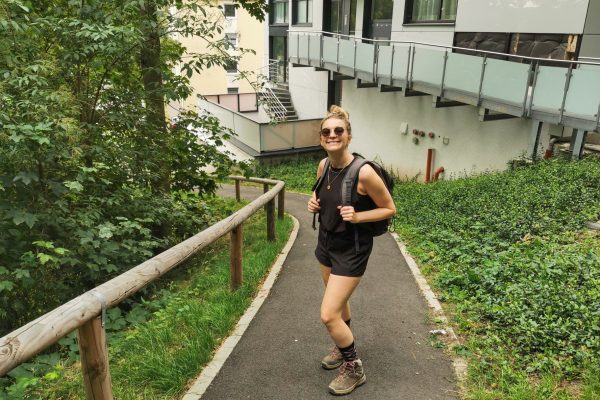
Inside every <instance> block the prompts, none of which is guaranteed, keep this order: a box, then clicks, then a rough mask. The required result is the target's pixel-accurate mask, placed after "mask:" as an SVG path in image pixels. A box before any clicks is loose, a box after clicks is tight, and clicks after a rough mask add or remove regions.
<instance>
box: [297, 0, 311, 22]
mask: <svg viewBox="0 0 600 400" xmlns="http://www.w3.org/2000/svg"><path fill="white" fill-rule="evenodd" d="M293 7H294V8H293V22H294V25H299V24H312V0H293Z"/></svg>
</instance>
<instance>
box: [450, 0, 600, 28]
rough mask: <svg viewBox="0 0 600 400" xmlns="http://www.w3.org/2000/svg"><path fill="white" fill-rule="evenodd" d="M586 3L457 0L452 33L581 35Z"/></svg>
mask: <svg viewBox="0 0 600 400" xmlns="http://www.w3.org/2000/svg"><path fill="white" fill-rule="evenodd" d="M594 1H597V0H594ZM588 3H589V0H493V1H491V0H485V1H484V0H460V1H459V2H458V11H457V16H456V31H457V32H519V33H582V32H583V26H584V23H585V16H586V13H587V8H588Z"/></svg>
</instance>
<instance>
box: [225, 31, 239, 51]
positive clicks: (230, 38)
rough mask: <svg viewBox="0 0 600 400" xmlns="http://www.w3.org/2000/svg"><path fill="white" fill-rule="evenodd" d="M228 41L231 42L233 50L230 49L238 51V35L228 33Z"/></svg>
mask: <svg viewBox="0 0 600 400" xmlns="http://www.w3.org/2000/svg"><path fill="white" fill-rule="evenodd" d="M227 41H228V42H229V45H230V46H231V48H230V49H231V50H235V49H237V35H236V34H235V33H228V34H227Z"/></svg>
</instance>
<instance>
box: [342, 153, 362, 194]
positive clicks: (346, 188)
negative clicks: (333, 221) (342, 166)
mask: <svg viewBox="0 0 600 400" xmlns="http://www.w3.org/2000/svg"><path fill="white" fill-rule="evenodd" d="M355 156H356V159H355V160H354V161H352V163H351V164H350V166H349V167H348V171H347V172H346V176H344V180H343V181H342V205H345V206H346V205H352V204H353V203H354V202H355V199H354V197H353V196H352V195H353V193H354V190H355V188H356V184H357V182H358V171H359V170H360V169H361V168H362V166H363V165H365V164H366V163H368V161H367V160H365V159H364V158H363V157H362V156H360V155H356V154H355Z"/></svg>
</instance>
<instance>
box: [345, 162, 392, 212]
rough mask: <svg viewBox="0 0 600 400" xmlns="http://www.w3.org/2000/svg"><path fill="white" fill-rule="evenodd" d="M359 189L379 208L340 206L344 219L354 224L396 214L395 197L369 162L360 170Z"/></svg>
mask: <svg viewBox="0 0 600 400" xmlns="http://www.w3.org/2000/svg"><path fill="white" fill-rule="evenodd" d="M357 190H358V193H359V194H362V195H368V196H369V197H370V198H371V199H372V200H373V202H374V203H375V205H376V206H377V208H375V209H373V210H368V211H360V212H355V211H354V207H352V206H344V207H339V208H340V215H341V216H342V219H343V220H344V221H349V222H352V223H353V224H357V223H362V222H374V221H380V220H382V219H388V218H391V217H393V216H394V215H395V214H396V205H395V204H394V199H392V196H391V195H390V192H389V191H388V190H387V187H386V186H385V183H384V182H383V180H382V179H381V177H380V176H379V174H378V173H377V172H376V171H375V170H374V169H373V167H371V166H370V165H369V164H365V165H364V166H363V167H362V168H361V169H360V171H358V187H357Z"/></svg>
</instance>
